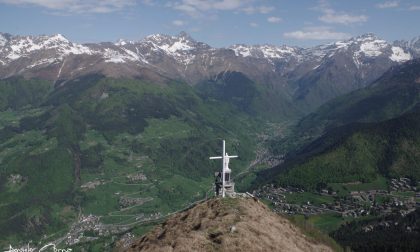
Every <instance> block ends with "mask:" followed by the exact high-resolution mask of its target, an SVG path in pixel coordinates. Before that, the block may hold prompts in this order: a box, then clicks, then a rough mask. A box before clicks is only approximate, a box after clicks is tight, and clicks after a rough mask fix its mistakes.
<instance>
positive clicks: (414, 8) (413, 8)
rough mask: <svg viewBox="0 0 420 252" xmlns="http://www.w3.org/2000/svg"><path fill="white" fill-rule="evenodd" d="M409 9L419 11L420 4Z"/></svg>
mask: <svg viewBox="0 0 420 252" xmlns="http://www.w3.org/2000/svg"><path fill="white" fill-rule="evenodd" d="M408 9H409V10H412V11H418V10H420V5H412V6H410V7H409V8H408Z"/></svg>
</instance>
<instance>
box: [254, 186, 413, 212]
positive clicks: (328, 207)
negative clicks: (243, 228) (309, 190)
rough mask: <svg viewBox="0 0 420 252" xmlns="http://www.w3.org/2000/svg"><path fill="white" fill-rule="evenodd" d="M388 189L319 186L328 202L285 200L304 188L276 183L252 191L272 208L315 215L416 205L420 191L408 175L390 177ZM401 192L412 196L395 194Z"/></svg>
mask: <svg viewBox="0 0 420 252" xmlns="http://www.w3.org/2000/svg"><path fill="white" fill-rule="evenodd" d="M389 188H390V191H385V190H366V191H351V192H350V193H349V195H346V196H341V197H339V196H337V193H336V192H331V191H327V190H323V191H320V192H318V193H317V194H319V195H323V196H329V197H331V199H332V200H331V202H325V203H323V204H313V202H310V201H307V202H301V203H300V204H297V203H296V202H294V203H292V201H290V200H288V198H289V197H288V195H289V196H290V194H299V193H303V192H304V191H303V190H302V189H299V188H293V187H276V186H274V185H266V186H263V187H261V188H260V189H258V190H256V191H254V192H253V193H254V195H256V196H257V197H259V198H263V199H266V200H269V201H271V203H272V205H273V208H274V211H276V212H278V213H283V214H289V215H294V214H304V215H315V214H322V213H328V212H329V213H337V214H341V216H342V217H353V218H357V217H361V216H367V215H375V216H379V215H387V214H391V213H395V212H399V213H400V214H401V215H406V214H408V213H410V212H412V211H414V210H415V209H416V207H419V202H420V193H418V192H417V187H416V186H413V185H412V181H411V180H410V179H408V178H401V179H393V180H391V182H390V187H389ZM402 191H403V192H405V193H407V192H408V194H409V195H412V196H406V195H401V194H398V193H397V192H402Z"/></svg>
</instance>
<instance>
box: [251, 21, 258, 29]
mask: <svg viewBox="0 0 420 252" xmlns="http://www.w3.org/2000/svg"><path fill="white" fill-rule="evenodd" d="M249 26H251V27H254V28H256V27H258V24H257V23H254V22H251V23H249Z"/></svg>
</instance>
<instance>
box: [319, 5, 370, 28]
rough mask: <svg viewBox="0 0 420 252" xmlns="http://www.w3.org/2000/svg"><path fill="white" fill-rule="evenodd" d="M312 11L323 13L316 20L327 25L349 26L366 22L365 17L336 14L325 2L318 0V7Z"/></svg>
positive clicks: (342, 13) (366, 18)
mask: <svg viewBox="0 0 420 252" xmlns="http://www.w3.org/2000/svg"><path fill="white" fill-rule="evenodd" d="M313 9H314V10H317V11H320V12H323V15H322V16H320V17H318V19H319V20H320V21H322V22H324V23H327V24H343V25H350V24H354V23H364V22H366V21H367V20H368V17H367V16H366V15H351V14H348V13H345V12H342V11H340V12H337V11H336V10H334V9H332V8H331V7H330V5H329V3H328V1H326V0H320V1H319V2H318V6H317V7H315V8H313Z"/></svg>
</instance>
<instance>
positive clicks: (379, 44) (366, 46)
mask: <svg viewBox="0 0 420 252" xmlns="http://www.w3.org/2000/svg"><path fill="white" fill-rule="evenodd" d="M387 46H388V43H387V42H386V41H385V40H380V39H376V40H373V41H366V42H364V43H362V44H361V45H360V52H363V53H364V54H365V55H366V56H367V57H377V56H379V55H381V54H382V51H381V50H383V49H385V48H386V47H387Z"/></svg>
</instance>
